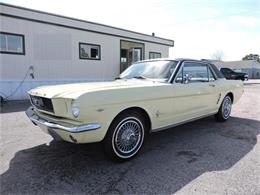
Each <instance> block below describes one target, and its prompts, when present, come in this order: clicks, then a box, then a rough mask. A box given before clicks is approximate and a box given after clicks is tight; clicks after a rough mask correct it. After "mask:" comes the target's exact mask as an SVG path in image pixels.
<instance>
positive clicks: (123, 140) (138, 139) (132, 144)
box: [112, 117, 144, 158]
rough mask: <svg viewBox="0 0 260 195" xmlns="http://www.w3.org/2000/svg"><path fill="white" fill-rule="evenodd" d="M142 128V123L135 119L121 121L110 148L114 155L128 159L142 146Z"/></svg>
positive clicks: (129, 118)
mask: <svg viewBox="0 0 260 195" xmlns="http://www.w3.org/2000/svg"><path fill="white" fill-rule="evenodd" d="M143 137H144V127H143V125H142V122H141V121H140V120H139V119H137V118H135V117H128V118H126V119H124V120H122V121H121V122H120V123H119V124H118V125H117V127H116V129H115V131H114V134H113V138H112V139H113V140H112V146H113V149H114V151H115V153H116V154H117V155H118V156H119V157H121V158H130V157H131V156H133V155H135V154H136V153H137V152H138V150H139V149H140V147H141V146H142V142H143Z"/></svg>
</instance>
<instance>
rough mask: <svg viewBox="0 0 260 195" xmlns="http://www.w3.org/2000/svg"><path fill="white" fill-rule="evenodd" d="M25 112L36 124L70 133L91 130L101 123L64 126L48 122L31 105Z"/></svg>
mask: <svg viewBox="0 0 260 195" xmlns="http://www.w3.org/2000/svg"><path fill="white" fill-rule="evenodd" d="M25 113H26V115H27V116H28V118H29V119H30V120H31V121H32V122H33V123H34V124H35V125H37V126H39V125H43V126H45V127H47V128H50V129H60V130H63V131H68V132H70V133H81V132H84V131H92V130H96V129H99V128H101V125H100V124H99V123H89V124H83V125H79V126H71V127H66V126H63V125H60V124H56V123H52V122H48V121H47V120H45V119H43V118H41V117H39V116H38V115H36V114H35V112H34V111H33V107H30V108H28V109H27V111H26V112H25Z"/></svg>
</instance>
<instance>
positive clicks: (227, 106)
mask: <svg viewBox="0 0 260 195" xmlns="http://www.w3.org/2000/svg"><path fill="white" fill-rule="evenodd" d="M231 107H232V101H231V99H230V98H229V97H227V98H225V100H224V102H223V105H222V115H223V117H224V118H225V119H227V118H228V117H229V116H230V113H231Z"/></svg>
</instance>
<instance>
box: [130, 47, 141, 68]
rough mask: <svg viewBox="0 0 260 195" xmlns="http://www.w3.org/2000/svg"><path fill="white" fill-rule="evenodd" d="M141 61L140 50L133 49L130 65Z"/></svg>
mask: <svg viewBox="0 0 260 195" xmlns="http://www.w3.org/2000/svg"><path fill="white" fill-rule="evenodd" d="M140 60H142V48H133V49H132V64H133V63H135V62H137V61H140Z"/></svg>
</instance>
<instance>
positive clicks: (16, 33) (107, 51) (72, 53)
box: [0, 3, 174, 99]
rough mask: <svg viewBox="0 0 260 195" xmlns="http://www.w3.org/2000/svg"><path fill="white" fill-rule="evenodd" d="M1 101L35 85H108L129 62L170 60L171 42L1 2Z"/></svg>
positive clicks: (23, 94) (21, 95) (18, 96)
mask: <svg viewBox="0 0 260 195" xmlns="http://www.w3.org/2000/svg"><path fill="white" fill-rule="evenodd" d="M0 21H1V30H0V36H1V47H0V58H1V64H0V71H1V72H0V74H1V78H0V96H2V97H4V98H6V97H7V99H26V98H27V94H26V92H27V91H28V90H29V89H31V88H34V87H36V86H39V85H50V84H59V83H71V82H86V81H87V82H88V81H99V80H112V79H114V78H115V77H117V76H118V75H119V73H120V72H122V71H123V70H124V69H125V68H127V67H128V66H129V65H131V63H133V62H135V61H138V60H143V59H149V58H158V57H168V55H169V48H170V47H173V44H174V42H173V41H172V40H169V39H164V38H160V37H155V36H151V35H146V34H142V33H137V32H133V31H129V30H125V29H121V28H115V27H111V26H107V25H103V24H97V23H93V22H89V21H84V20H79V19H75V18H69V17H64V16H60V15H55V14H50V13H46V12H41V11H36V10H31V9H27V8H23V7H17V6H13V5H9V4H3V3H0Z"/></svg>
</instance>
